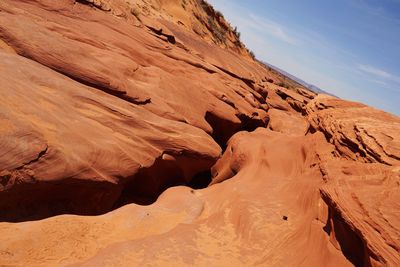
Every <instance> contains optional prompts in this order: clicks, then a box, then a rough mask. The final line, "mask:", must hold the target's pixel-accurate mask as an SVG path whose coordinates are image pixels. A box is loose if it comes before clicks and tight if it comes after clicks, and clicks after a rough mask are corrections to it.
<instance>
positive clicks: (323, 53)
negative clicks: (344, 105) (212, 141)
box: [208, 0, 400, 115]
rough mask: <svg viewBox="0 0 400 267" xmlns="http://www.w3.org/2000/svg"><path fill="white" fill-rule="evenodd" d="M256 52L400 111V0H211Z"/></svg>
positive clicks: (326, 85) (337, 90)
mask: <svg viewBox="0 0 400 267" xmlns="http://www.w3.org/2000/svg"><path fill="white" fill-rule="evenodd" d="M208 2H209V3H211V4H212V5H213V6H214V7H215V8H216V9H217V10H220V11H221V12H222V13H223V14H224V16H225V18H227V19H228V20H229V21H230V22H231V24H232V25H233V26H237V27H238V30H239V31H240V32H241V39H242V40H243V41H244V43H245V44H246V45H247V46H248V47H249V48H250V49H251V50H253V51H254V53H255V54H256V56H257V58H258V59H260V60H264V61H266V62H268V63H270V64H273V65H275V66H277V67H279V68H282V69H284V70H285V71H287V72H289V73H291V74H293V75H296V76H297V77H299V78H301V79H303V80H305V81H306V82H308V83H312V84H315V85H317V86H318V87H320V88H321V89H323V90H325V91H328V92H330V93H332V94H334V95H337V96H339V97H341V98H344V99H348V100H354V101H360V102H363V103H366V104H368V105H371V106H374V107H377V108H379V109H383V110H385V111H389V112H392V113H395V114H397V115H400V0H302V1H293V0H247V1H243V0H209V1H208Z"/></svg>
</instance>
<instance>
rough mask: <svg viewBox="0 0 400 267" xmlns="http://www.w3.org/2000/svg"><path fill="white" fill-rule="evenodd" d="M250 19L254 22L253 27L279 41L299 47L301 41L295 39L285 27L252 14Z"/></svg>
mask: <svg viewBox="0 0 400 267" xmlns="http://www.w3.org/2000/svg"><path fill="white" fill-rule="evenodd" d="M249 18H250V19H251V20H252V24H251V27H253V28H255V29H257V30H259V31H262V32H265V33H267V34H269V35H272V36H274V37H276V38H278V39H279V40H281V41H283V42H286V43H288V44H291V45H298V44H299V40H297V39H296V38H294V37H293V36H292V35H291V34H290V33H289V32H288V31H287V30H286V29H285V27H284V26H282V25H281V24H279V23H278V22H275V21H272V20H269V19H265V18H261V17H259V16H256V15H254V14H250V15H249Z"/></svg>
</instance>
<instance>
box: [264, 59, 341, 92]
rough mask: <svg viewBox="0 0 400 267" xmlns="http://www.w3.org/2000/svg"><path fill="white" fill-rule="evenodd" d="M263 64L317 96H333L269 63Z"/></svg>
mask: <svg viewBox="0 0 400 267" xmlns="http://www.w3.org/2000/svg"><path fill="white" fill-rule="evenodd" d="M263 63H264V64H265V65H267V66H269V67H271V68H273V69H274V70H276V71H277V72H279V73H281V74H282V75H284V76H286V77H288V78H289V79H291V80H293V81H295V82H297V83H299V84H301V85H303V86H304V87H306V88H308V89H309V90H311V91H313V92H315V93H317V94H327V95H332V96H334V95H333V94H331V93H328V92H327V91H324V90H322V89H321V88H319V87H318V86H315V85H313V84H309V83H307V82H305V81H303V80H302V79H300V78H298V77H296V76H294V75H292V74H290V73H288V72H286V71H284V70H282V69H280V68H278V67H276V66H274V65H272V64H269V63H267V62H263Z"/></svg>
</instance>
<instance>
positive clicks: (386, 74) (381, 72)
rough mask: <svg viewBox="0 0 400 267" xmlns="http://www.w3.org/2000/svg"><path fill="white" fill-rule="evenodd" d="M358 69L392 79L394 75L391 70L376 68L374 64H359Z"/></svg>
mask: <svg viewBox="0 0 400 267" xmlns="http://www.w3.org/2000/svg"><path fill="white" fill-rule="evenodd" d="M358 69H359V70H361V71H363V72H365V73H367V74H372V75H374V76H377V77H380V78H384V79H390V78H393V77H394V75H392V74H390V73H389V72H386V71H384V70H382V69H379V68H376V67H374V66H369V65H363V64H358Z"/></svg>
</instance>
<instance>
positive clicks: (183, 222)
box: [0, 0, 400, 266]
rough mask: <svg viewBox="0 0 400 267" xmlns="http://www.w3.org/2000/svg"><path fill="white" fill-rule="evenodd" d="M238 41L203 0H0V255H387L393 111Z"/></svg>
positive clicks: (399, 158) (6, 258)
mask: <svg viewBox="0 0 400 267" xmlns="http://www.w3.org/2000/svg"><path fill="white" fill-rule="evenodd" d="M238 37H239V36H238V34H237V33H235V30H234V29H232V27H231V26H230V25H229V23H227V22H226V21H225V19H224V18H223V16H222V14H220V13H219V12H217V11H215V10H214V9H213V8H212V7H211V6H210V5H209V4H207V3H206V2H205V1H202V0H185V1H172V0H147V1H120V0H90V1H89V0H79V1H75V0H59V1H51V0H18V1H9V0H5V1H2V2H0V98H1V100H2V104H1V106H0V147H1V148H2V150H1V152H0V221H1V222H0V236H1V237H0V241H1V242H0V265H2V266H3V265H5V266H15V265H17V266H18V265H27V266H38V265H47V266H66V265H76V266H81V265H86V266H102V265H116V266H121V265H122V266H125V265H129V266H132V265H133V266H142V265H152V266H166V265H167V266H169V265H173V266H188V265H195V266H204V265H210V266H228V265H229V266H253V265H262V266H399V265H400V256H399V254H400V223H399V222H400V213H399V211H400V207H399V204H398V203H399V200H400V195H399V194H400V193H399V192H400V191H399V186H400V141H399V138H400V135H399V133H400V119H399V117H397V116H394V115H391V114H388V113H385V112H383V111H379V110H376V109H373V108H370V107H368V106H365V105H363V104H359V103H353V102H349V101H344V100H340V99H338V98H335V97H331V96H325V95H316V94H315V93H313V92H310V91H309V90H307V89H305V88H303V87H301V86H300V85H298V84H296V83H295V82H293V81H289V80H288V78H286V77H283V76H282V75H280V74H278V73H276V72H274V71H273V70H271V69H269V68H267V67H265V66H264V65H263V64H261V63H259V62H257V61H254V60H253V59H251V57H250V56H249V52H248V51H247V49H246V48H245V46H244V45H243V44H242V43H240V40H239V38H238ZM283 81H284V82H285V86H286V88H283V87H281V86H279V85H280V84H281V85H282V82H283ZM55 215H58V216H55ZM89 215H90V216H89Z"/></svg>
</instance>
